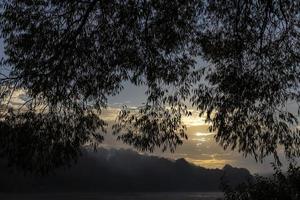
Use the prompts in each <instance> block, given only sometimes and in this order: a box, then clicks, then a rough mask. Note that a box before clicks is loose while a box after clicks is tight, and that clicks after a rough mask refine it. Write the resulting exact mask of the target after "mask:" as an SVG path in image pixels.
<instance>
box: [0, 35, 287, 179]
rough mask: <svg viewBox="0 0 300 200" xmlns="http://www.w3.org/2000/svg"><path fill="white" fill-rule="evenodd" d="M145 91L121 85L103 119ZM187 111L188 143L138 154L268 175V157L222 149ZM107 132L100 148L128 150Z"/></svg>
mask: <svg viewBox="0 0 300 200" xmlns="http://www.w3.org/2000/svg"><path fill="white" fill-rule="evenodd" d="M3 56H4V53H3V41H2V40H0V57H1V58H2V57H3ZM199 63H201V62H199ZM145 90H146V88H145V87H137V86H134V85H132V84H130V83H128V82H126V83H124V90H123V91H121V93H119V94H118V95H116V96H112V97H109V98H108V108H107V109H106V110H105V111H104V112H103V114H102V117H103V119H105V120H106V121H107V122H108V124H109V125H112V124H113V122H114V121H115V117H116V115H117V113H118V112H119V111H120V108H121V107H122V106H123V105H126V106H128V107H137V106H139V105H142V103H143V102H145V99H146V96H145ZM22 95H23V94H22V93H19V94H16V96H15V99H14V101H15V102H16V103H18V102H19V101H20V98H19V97H21V96H22ZM19 103H21V102H19ZM191 111H192V113H193V115H192V116H191V117H185V118H184V119H183V122H184V123H185V125H187V134H188V140H186V141H184V143H183V145H182V146H179V147H178V148H177V150H176V151H175V152H174V153H170V152H168V151H166V152H162V151H161V150H160V149H157V150H155V151H154V152H153V153H149V152H140V153H145V154H150V155H156V156H160V157H165V158H171V159H178V158H185V159H186V160H188V161H189V162H192V163H194V164H195V165H199V166H202V167H206V168H222V167H223V166H224V165H225V164H230V165H232V166H235V167H243V168H247V169H248V170H250V172H251V173H259V174H266V173H271V172H272V169H273V168H272V165H271V163H272V162H273V161H274V160H273V158H272V157H268V158H266V159H265V160H264V162H263V163H260V162H256V161H255V159H254V158H252V157H249V156H248V157H247V158H245V157H244V156H243V155H242V154H241V153H239V152H237V151H231V150H224V149H223V148H222V147H221V146H220V145H218V144H217V143H216V141H215V140H214V133H210V132H209V131H208V126H209V125H208V124H205V122H204V119H203V118H200V117H198V114H197V111H196V110H194V109H193V108H191ZM108 129H109V128H108ZM109 133H110V131H108V133H107V134H106V135H105V140H104V142H103V143H102V144H101V146H102V147H106V148H116V149H118V148H125V149H126V148H128V149H132V147H130V146H128V145H125V144H123V143H122V142H120V141H117V140H116V137H115V136H112V135H111V134H109ZM279 154H280V157H282V161H283V163H286V161H285V159H284V156H282V152H279Z"/></svg>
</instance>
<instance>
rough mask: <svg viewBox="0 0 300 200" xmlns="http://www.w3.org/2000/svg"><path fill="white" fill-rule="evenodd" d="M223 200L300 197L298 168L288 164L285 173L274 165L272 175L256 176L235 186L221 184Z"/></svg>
mask: <svg viewBox="0 0 300 200" xmlns="http://www.w3.org/2000/svg"><path fill="white" fill-rule="evenodd" d="M223 190H224V192H225V200H237V199H239V200H265V199H272V200H277V199H278V200H279V199H286V200H296V199H299V197H300V168H299V167H297V166H295V165H294V164H290V166H289V169H288V171H287V174H284V173H283V172H282V171H281V169H280V168H278V167H275V173H274V174H273V177H271V178H270V177H269V178H268V177H262V176H258V175H257V176H256V177H255V180H254V181H248V183H243V184H240V185H238V186H237V187H236V188H232V187H231V186H228V185H226V183H224V184H223Z"/></svg>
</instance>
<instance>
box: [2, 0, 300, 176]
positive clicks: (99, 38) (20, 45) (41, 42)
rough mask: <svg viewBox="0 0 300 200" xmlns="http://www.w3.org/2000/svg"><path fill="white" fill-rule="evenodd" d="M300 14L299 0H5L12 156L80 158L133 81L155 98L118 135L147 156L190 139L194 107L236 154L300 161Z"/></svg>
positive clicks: (6, 114)
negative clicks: (110, 105)
mask: <svg viewBox="0 0 300 200" xmlns="http://www.w3.org/2000/svg"><path fill="white" fill-rule="evenodd" d="M299 14H300V3H299V2H297V1H292V0H250V1H240V0H233V1H232V0H230V1H229V0H228V1H227V0H225V1H224V0H222V1H221V0H207V1H199V0H184V1H183V0H174V1H171V2H170V1H163V0H110V1H106V0H83V1H79V0H76V1H75V0H74V1H58V0H29V1H28V0H4V1H3V2H2V3H1V14H0V31H1V36H2V38H3V40H4V50H5V58H3V62H2V67H3V68H9V73H4V72H3V71H4V70H2V72H3V73H2V72H1V75H0V84H1V95H0V98H1V121H0V128H1V133H0V138H1V139H0V144H1V145H0V155H1V156H2V157H4V158H5V159H8V161H9V163H11V164H12V165H14V166H17V167H21V168H22V169H27V170H34V171H36V170H38V171H40V172H47V171H48V170H49V169H52V168H56V167H59V166H62V165H65V164H68V163H70V162H71V161H72V160H76V158H77V157H78V155H79V154H80V148H81V146H82V145H84V144H86V143H92V144H94V145H97V144H98V143H99V142H101V141H102V140H103V133H105V131H106V129H105V127H106V122H105V121H104V120H103V119H102V117H101V111H102V110H103V109H105V107H106V106H107V97H108V96H111V95H116V94H118V93H119V92H120V91H121V90H122V89H123V84H124V82H125V81H129V82H131V83H132V84H135V85H138V86H141V85H144V86H146V87H147V88H148V89H147V91H146V95H147V99H146V102H145V105H144V106H142V107H140V109H139V110H138V111H137V112H132V111H130V110H128V109H126V107H125V108H124V109H123V110H122V111H121V112H120V114H119V116H118V120H117V122H116V124H115V125H114V126H113V128H114V129H113V130H114V132H113V133H114V134H116V135H118V139H120V140H122V141H124V142H125V143H128V144H130V145H133V146H134V147H135V148H137V149H139V150H144V151H147V150H149V151H153V150H154V148H155V147H162V148H163V150H167V149H169V150H171V151H174V150H175V148H176V146H177V145H179V144H182V142H183V140H184V139H186V138H187V135H186V127H185V126H184V124H182V122H181V118H182V116H184V115H190V114H191V113H190V112H189V105H190V104H191V105H192V106H194V107H195V108H197V109H198V110H199V111H200V116H205V117H206V121H207V122H208V123H209V124H210V130H211V131H216V141H217V142H218V143H220V144H221V145H222V146H223V147H224V148H232V149H238V150H239V151H241V152H243V153H244V154H245V155H248V154H250V155H252V156H255V158H257V159H259V160H262V159H263V158H264V157H265V156H267V155H270V154H273V155H274V156H275V158H276V159H278V157H277V150H278V148H279V147H280V146H282V147H283V148H284V151H285V153H286V155H287V156H289V157H293V156H299V153H300V132H299V130H298V128H297V125H298V113H297V112H292V111H290V110H289V109H288V108H287V107H288V106H287V105H288V104H290V103H293V104H295V105H297V104H298V102H299V101H300V98H299V97H300V96H299V95H300V91H299V79H300V74H299V73H300V68H299V62H300V50H299V49H300V48H299V47H300V40H299V39H300V35H299V34H300V29H299V28H300V27H299V26H300V17H299ZM199 59H202V60H204V61H205V63H206V65H205V66H199V62H198V61H199ZM18 90H22V91H26V101H25V103H24V105H21V106H19V107H18V108H16V107H14V106H11V104H9V101H10V100H11V96H12V95H13V93H14V92H15V91H18ZM298 108H299V107H298Z"/></svg>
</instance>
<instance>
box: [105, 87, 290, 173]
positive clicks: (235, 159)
mask: <svg viewBox="0 0 300 200" xmlns="http://www.w3.org/2000/svg"><path fill="white" fill-rule="evenodd" d="M125 85H126V86H125V87H124V90H123V91H122V92H121V93H120V94H119V95H117V96H114V97H110V98H109V107H108V108H107V110H106V111H104V112H103V118H104V119H105V120H106V121H107V122H108V123H109V124H113V122H114V120H115V117H116V115H117V113H118V112H119V111H120V107H121V106H122V105H127V106H128V107H137V106H139V105H141V104H142V103H143V102H144V101H145V98H146V96H145V95H144V92H145V88H141V87H136V86H134V85H131V84H129V83H126V84H125ZM191 111H192V113H193V115H192V116H190V117H185V118H184V119H183V122H184V124H185V125H186V126H187V135H188V140H185V141H184V143H183V145H181V146H179V147H178V148H177V150H176V151H175V152H174V153H171V152H168V151H166V152H162V151H161V150H160V149H157V150H156V151H155V152H153V153H149V152H146V154H150V155H156V156H160V157H165V158H172V159H178V158H185V159H186V160H188V161H189V162H192V163H194V164H196V165H199V166H202V167H206V168H222V167H223V166H224V165H225V164H230V165H232V166H235V167H241V168H247V169H248V170H249V171H250V172H251V173H253V174H255V173H258V174H268V173H271V172H272V171H273V167H272V164H271V163H272V162H274V159H273V157H272V156H270V157H267V158H266V159H265V160H264V162H263V163H261V162H256V161H255V159H254V158H253V157H251V156H248V157H246V158H245V157H244V156H243V154H242V153H239V152H237V151H232V150H224V149H223V148H222V147H221V146H220V145H219V144H217V143H216V141H215V139H214V135H215V133H211V132H209V130H208V127H209V125H208V124H206V123H205V120H204V118H200V117H199V116H198V111H197V110H194V109H193V108H191ZM102 146H104V147H106V148H132V147H130V146H128V145H124V144H123V143H121V142H117V141H116V139H115V137H114V136H112V135H110V134H109V133H108V134H106V135H105V140H104V142H103V144H102ZM141 153H145V152H141ZM279 155H280V157H281V158H282V161H283V163H284V164H285V163H286V160H285V159H284V156H283V154H282V152H279Z"/></svg>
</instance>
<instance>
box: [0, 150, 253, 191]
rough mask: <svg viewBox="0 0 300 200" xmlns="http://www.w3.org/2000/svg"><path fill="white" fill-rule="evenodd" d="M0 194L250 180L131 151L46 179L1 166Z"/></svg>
mask: <svg viewBox="0 0 300 200" xmlns="http://www.w3.org/2000/svg"><path fill="white" fill-rule="evenodd" d="M0 175H1V181H0V192H14V193H16V192H74V191H75V192H143V191H147V192H149V191H177V192H180V191H182V192H183V191H185V192H186V191H218V190H219V189H220V179H221V177H222V176H224V175H225V178H226V180H229V181H230V184H237V183H240V182H242V181H245V180H246V179H248V178H251V175H250V173H249V171H248V170H246V169H239V168H233V167H231V166H229V165H226V166H225V167H224V168H223V169H205V168H203V167H199V166H195V165H193V164H191V163H188V162H187V161H186V160H184V159H178V160H176V161H174V160H168V159H165V158H159V157H154V156H147V155H140V154H138V153H136V152H134V151H131V150H115V149H110V150H108V149H100V150H99V151H98V152H97V153H89V152H85V153H84V156H83V157H82V158H81V159H80V161H79V162H78V163H77V165H75V166H73V167H72V168H70V169H66V170H58V171H57V172H56V173H55V174H52V175H49V176H47V177H29V176H24V175H21V174H16V173H14V174H11V173H9V170H8V169H7V168H5V167H4V166H3V165H2V166H1V171H0Z"/></svg>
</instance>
